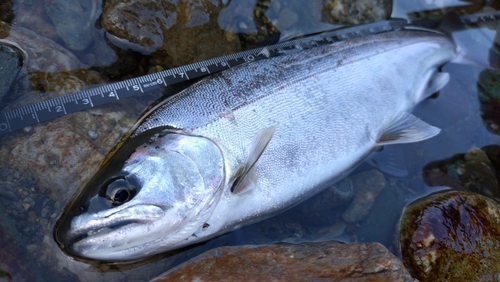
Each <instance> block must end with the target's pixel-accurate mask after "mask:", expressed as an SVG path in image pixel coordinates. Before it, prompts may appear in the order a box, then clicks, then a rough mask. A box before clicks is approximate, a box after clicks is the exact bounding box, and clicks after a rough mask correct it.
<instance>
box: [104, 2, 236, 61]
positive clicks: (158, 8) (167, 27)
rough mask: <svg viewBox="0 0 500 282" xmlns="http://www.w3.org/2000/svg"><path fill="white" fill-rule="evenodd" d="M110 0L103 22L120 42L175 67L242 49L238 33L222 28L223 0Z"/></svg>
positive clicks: (110, 34)
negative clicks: (174, 0) (221, 1)
mask: <svg viewBox="0 0 500 282" xmlns="http://www.w3.org/2000/svg"><path fill="white" fill-rule="evenodd" d="M172 2H173V1H168V0H162V1H147V0H128V1H122V0H120V1H117V0H110V1H106V2H105V6H104V10H103V20H102V25H103V27H104V29H105V30H106V31H107V32H108V33H109V34H108V38H109V39H110V40H111V41H112V42H113V43H114V44H116V45H117V46H119V47H121V48H124V49H127V48H130V49H132V50H134V51H138V52H141V53H143V54H151V55H152V58H153V60H154V61H155V63H157V64H159V65H161V66H163V67H176V66H180V65H185V64H188V63H193V62H197V61H201V60H205V59H210V58H214V57H219V56H222V55H226V54H232V53H236V52H238V51H240V43H239V39H238V36H236V35H235V34H233V33H227V32H225V31H224V30H221V29H220V27H219V24H218V22H217V18H218V15H219V13H220V10H221V8H222V3H220V1H210V0H197V1H187V0H182V1H178V2H176V3H175V4H174V3H172Z"/></svg>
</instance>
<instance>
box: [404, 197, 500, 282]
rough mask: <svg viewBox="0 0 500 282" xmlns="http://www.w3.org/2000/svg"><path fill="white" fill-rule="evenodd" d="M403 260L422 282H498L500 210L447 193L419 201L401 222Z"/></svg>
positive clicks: (483, 199) (485, 202) (483, 201)
mask: <svg viewBox="0 0 500 282" xmlns="http://www.w3.org/2000/svg"><path fill="white" fill-rule="evenodd" d="M400 234H401V235H400V236H401V237H400V241H401V251H402V255H403V261H404V264H405V266H406V267H407V268H408V270H409V271H410V273H411V274H412V276H413V277H415V278H417V279H418V280H419V281H498V279H499V278H500V276H499V274H500V248H499V246H500V206H499V203H497V202H496V201H494V200H491V199H489V198H487V197H484V196H482V195H479V194H476V193H471V192H461V191H452V192H450V191H447V192H441V193H437V194H433V195H430V196H428V197H426V198H423V199H420V200H418V201H416V202H414V203H412V204H411V205H410V206H408V207H407V209H406V210H405V212H404V214H403V217H402V219H401V223H400Z"/></svg>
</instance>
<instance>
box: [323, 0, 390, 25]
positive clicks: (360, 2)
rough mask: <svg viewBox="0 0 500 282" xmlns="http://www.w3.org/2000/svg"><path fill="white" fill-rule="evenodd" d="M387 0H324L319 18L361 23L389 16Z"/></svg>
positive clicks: (354, 23) (340, 22) (333, 21)
mask: <svg viewBox="0 0 500 282" xmlns="http://www.w3.org/2000/svg"><path fill="white" fill-rule="evenodd" d="M391 11H392V1H389V0H357V1H351V0H324V1H323V10H322V17H321V19H322V20H324V21H326V22H330V23H334V24H350V25H356V24H362V23H367V22H375V21H379V20H383V19H387V18H389V17H390V16H391Z"/></svg>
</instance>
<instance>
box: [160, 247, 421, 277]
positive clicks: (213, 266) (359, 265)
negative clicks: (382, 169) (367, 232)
mask: <svg viewBox="0 0 500 282" xmlns="http://www.w3.org/2000/svg"><path fill="white" fill-rule="evenodd" d="M184 280H197V281H271V280H272V281H319V280H321V281H323V280H324V281H338V280H342V281H413V280H412V278H411V276H410V275H409V274H408V272H407V270H406V269H405V268H404V266H403V265H402V263H401V261H399V260H398V259H397V258H396V257H395V256H394V255H392V254H391V253H390V252H389V251H388V250H387V249H386V248H385V247H384V246H382V245H380V244H378V243H352V244H342V243H337V242H319V243H302V244H297V245H294V244H278V245H272V246H236V247H221V248H217V249H213V250H210V251H208V252H206V253H204V254H202V255H200V256H198V257H195V258H193V259H191V260H189V261H187V262H186V263H184V264H181V265H180V266H178V267H176V268H174V269H172V270H170V271H168V272H166V273H165V274H162V275H160V276H158V277H157V278H155V279H153V280H152V281H184Z"/></svg>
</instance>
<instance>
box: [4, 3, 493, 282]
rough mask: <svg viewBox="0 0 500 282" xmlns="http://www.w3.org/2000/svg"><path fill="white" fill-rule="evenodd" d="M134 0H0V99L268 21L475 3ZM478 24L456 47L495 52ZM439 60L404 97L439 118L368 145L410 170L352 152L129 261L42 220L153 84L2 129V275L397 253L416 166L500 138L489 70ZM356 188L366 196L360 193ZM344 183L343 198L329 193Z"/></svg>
mask: <svg viewBox="0 0 500 282" xmlns="http://www.w3.org/2000/svg"><path fill="white" fill-rule="evenodd" d="M83 2H85V3H83ZM132 2H133V4H131V5H128V6H127V7H124V6H123V5H120V4H119V1H118V2H117V1H106V2H105V3H104V4H102V3H101V2H100V1H98V0H93V1H78V0H74V1H40V0H35V1H6V4H0V19H1V20H3V21H4V22H5V23H8V24H5V23H1V29H0V43H1V44H8V45H9V46H15V47H17V48H19V49H20V50H21V52H22V53H23V59H24V61H23V68H22V69H21V70H20V72H19V74H18V76H17V78H16V80H15V81H14V82H13V83H12V85H0V88H3V89H4V88H7V89H11V91H9V92H8V94H6V95H5V96H4V97H3V99H2V101H1V103H0V107H1V109H2V110H9V109H13V108H17V107H20V106H23V105H28V104H31V103H34V102H39V101H42V100H45V99H48V98H53V97H57V96H61V95H63V94H65V93H71V92H74V91H78V90H81V89H85V88H87V87H90V86H93V85H99V84H103V83H107V82H113V81H118V80H123V79H127V78H131V77H137V76H139V75H144V74H147V73H151V72H156V71H159V70H162V69H165V68H169V67H174V66H178V65H182V64H185V63H188V62H193V61H199V60H203V59H208V58H211V57H215V56H220V55H223V54H228V53H233V52H237V51H239V50H241V49H242V48H248V47H249V46H255V45H256V44H259V43H260V42H272V41H276V37H275V36H274V37H273V35H275V34H280V35H281V38H282V39H283V38H285V39H286V38H291V37H295V36H297V35H301V34H308V33H312V32H318V31H322V30H325V29H327V28H330V27H332V25H333V24H352V23H360V22H369V21H373V20H375V19H380V18H385V17H386V16H388V14H387V15H386V14H384V11H387V10H390V7H391V5H392V6H393V11H394V12H393V16H395V17H403V18H407V19H416V18H418V17H427V16H429V17H436V15H438V14H439V13H442V12H443V11H442V10H441V9H442V8H443V7H458V6H461V7H460V8H459V10H460V11H463V12H466V13H473V12H477V11H479V10H480V9H483V6H484V4H483V3H479V2H477V3H476V4H473V5H469V3H468V2H463V1H451V0H450V1H445V0H443V1H396V2H395V3H391V2H390V1H378V2H377V1H376V2H377V3H379V5H378V6H376V8H377V9H371V10H370V9H368V8H367V10H363V8H364V7H366V5H365V4H360V3H364V2H365V1H357V2H359V3H358V4H356V3H357V2H356V3H354V4H348V2H349V3H350V2H351V1H347V2H345V3H344V4H343V5H333V3H334V2H335V1H323V2H321V1H308V4H307V5H306V6H304V4H302V3H303V2H302V1H293V0H289V1H276V0H273V1H208V0H207V1H202V0H199V1H159V2H155V3H149V2H144V1H132ZM188 2H189V3H188ZM337 2H342V3H343V1H337ZM430 2H432V3H430ZM12 3H14V5H11V6H9V4H12ZM174 3H177V4H174ZM335 3H336V2H335ZM67 4H69V6H68V7H66V6H64V5H67ZM363 5H365V6H363ZM492 5H496V4H492ZM341 6H342V7H341ZM101 7H102V8H101ZM464 7H465V8H464ZM493 8H495V9H498V7H495V6H493ZM493 8H491V7H487V8H484V9H485V10H487V9H493ZM101 9H102V11H101ZM368 10H370V11H372V12H371V13H369V12H367V11H368ZM430 10H432V11H430ZM485 10H482V11H485ZM373 11H375V12H373ZM425 11H427V12H425ZM339 18H340V19H341V20H343V21H340V22H339V21H338V19H339ZM335 19H337V20H335ZM65 23H71V24H65ZM478 27H479V28H476V29H468V30H466V31H464V32H461V33H460V36H459V37H460V38H459V40H460V42H466V43H468V45H466V46H465V47H466V49H470V50H474V53H475V54H477V55H478V56H479V58H477V60H478V61H482V62H485V61H489V63H491V64H493V65H498V60H496V58H498V57H496V56H495V54H497V52H496V51H495V50H497V48H496V47H497V46H496V42H495V41H494V39H495V37H496V36H497V35H496V34H497V30H496V28H497V23H496V22H495V23H488V24H481V25H479V26H478ZM221 28H222V29H221ZM266 40H268V41H266ZM221 46H222V47H221ZM443 71H446V72H448V73H450V75H451V81H450V82H449V84H448V85H447V86H446V87H445V88H444V89H443V90H442V91H440V93H439V97H438V98H437V99H430V100H428V101H425V102H424V103H422V104H421V105H419V106H418V107H417V108H416V109H415V115H416V116H418V117H420V118H422V119H423V120H425V121H426V122H428V123H430V124H432V125H434V126H437V127H439V128H441V129H442V132H441V134H440V135H438V136H437V137H435V138H432V139H430V140H426V141H425V142H420V143H416V144H409V145H396V146H390V147H387V148H384V150H383V151H382V152H380V153H377V154H386V155H389V156H390V157H391V160H392V161H393V162H394V163H395V164H396V165H397V166H400V167H404V168H405V169H407V170H408V176H406V177H403V178H401V177H394V176H391V175H387V174H382V173H381V172H379V171H377V170H375V169H374V168H373V167H372V166H370V165H368V164H363V165H361V166H360V167H359V168H358V169H357V170H356V171H354V172H353V176H352V177H349V178H348V179H346V180H344V181H343V182H341V183H338V184H337V185H336V186H335V187H332V188H331V189H329V190H328V191H326V192H324V193H323V194H321V196H318V197H317V198H313V199H311V200H308V201H306V202H304V203H302V204H300V205H298V206H296V207H294V208H292V209H290V210H288V211H286V212H284V213H282V214H280V215H278V216H276V217H274V218H271V219H269V220H266V221H264V222H261V223H257V224H254V225H251V226H247V227H244V228H242V229H239V230H236V231H234V232H232V233H230V234H226V235H224V236H221V237H219V238H216V239H214V240H211V241H209V242H207V243H206V244H201V245H199V246H195V247H192V248H188V249H186V250H180V251H176V252H172V253H169V254H164V255H159V256H155V257H153V258H150V259H148V260H146V261H142V262H139V263H136V264H128V265H114V264H90V265H89V264H86V263H83V262H78V261H74V260H73V259H71V258H70V257H68V256H66V255H65V254H64V253H63V252H61V250H60V249H59V248H58V246H56V244H55V242H54V241H53V239H52V226H53V224H54V223H55V220H56V219H57V216H58V215H59V213H60V212H61V210H62V208H63V207H64V206H65V204H66V203H67V201H68V200H69V198H70V197H71V196H72V195H73V194H74V193H76V192H77V189H78V187H80V185H81V184H82V183H83V182H84V181H85V179H87V178H88V177H89V176H91V175H92V174H94V173H95V171H96V170H97V169H98V163H99V161H100V160H101V159H102V158H103V157H104V155H105V154H106V153H107V152H108V151H109V150H110V149H111V148H112V147H113V146H114V144H116V142H117V141H118V140H119V139H120V137H121V136H122V135H123V134H124V133H125V132H126V131H127V130H128V129H129V128H130V127H131V126H132V125H133V123H134V121H135V120H136V119H137V117H138V116H139V114H140V112H141V111H143V110H144V109H145V108H146V107H148V105H150V104H151V103H152V102H153V101H155V100H156V99H158V98H159V97H161V95H163V93H153V94H149V95H144V96H140V97H138V98H130V99H127V100H125V101H119V102H117V103H115V104H112V105H109V106H105V107H101V108H98V109H91V110H88V111H85V112H80V113H76V114H72V115H69V116H65V117H62V118H59V119H57V120H54V121H49V122H46V123H44V124H41V125H37V126H32V127H28V128H25V129H23V130H22V131H20V132H15V133H13V134H10V135H7V136H4V137H2V138H1V140H0V150H1V153H0V204H1V205H2V207H1V209H0V212H1V217H2V218H4V219H5V221H1V222H0V225H1V226H0V228H1V229H2V237H1V238H0V239H1V240H2V242H1V243H2V246H4V244H6V243H12V244H10V245H9V248H2V249H1V250H0V277H2V276H1V275H3V274H2V273H4V272H5V273H8V275H4V277H7V278H8V277H9V275H10V276H13V277H14V278H15V279H14V281H22V279H25V280H30V281H31V280H32V279H31V278H32V272H33V271H35V272H37V275H39V276H40V277H42V280H49V279H57V280H68V281H77V280H91V279H92V280H96V281H98V280H99V281H100V280H106V281H123V280H147V279H149V278H151V277H154V276H155V275H157V274H159V273H162V272H163V271H165V270H168V269H169V268H171V267H173V266H175V265H177V264H179V263H181V262H183V261H185V260H187V259H188V258H190V257H193V256H195V255H197V254H200V253H202V252H203V251H205V250H207V249H209V248H214V247H217V246H224V245H238V244H269V243H273V242H279V241H287V242H301V241H316V240H330V239H335V240H341V241H346V242H352V241H377V242H381V243H383V244H384V245H386V246H387V247H388V248H389V249H391V250H392V251H393V252H394V253H398V250H397V249H396V248H395V247H394V246H393V241H394V236H395V234H396V233H397V231H396V230H395V228H396V224H397V221H398V219H399V216H400V214H401V211H402V209H403V207H404V206H405V205H406V204H407V203H408V202H409V201H411V200H413V199H416V198H419V197H422V196H423V195H426V194H429V193H431V192H433V191H436V189H437V188H432V187H431V188H429V187H427V186H426V185H425V184H424V182H423V180H422V168H423V167H424V166H425V165H426V164H428V163H429V162H432V161H435V160H441V159H447V158H449V157H451V156H453V155H455V154H461V153H465V152H468V151H469V150H470V149H471V148H474V147H478V148H479V147H483V146H486V145H490V144H499V142H500V140H499V138H500V137H499V136H498V135H496V134H494V133H495V132H498V130H497V128H498V122H499V121H498V120H497V115H496V113H497V112H498V97H496V96H494V95H496V94H495V93H497V92H498V91H495V89H496V88H495V87H498V86H497V85H498V83H497V79H496V78H497V75H496V71H487V70H483V69H482V68H480V67H471V66H462V65H456V64H448V65H446V66H444V67H443ZM377 75H380V76H381V79H390V78H384V77H383V74H377ZM0 92H1V91H0ZM478 95H479V97H480V99H478ZM482 117H483V118H484V119H485V121H483V119H482ZM485 122H486V125H485ZM367 180H372V181H376V183H378V184H377V185H379V186H376V185H370V183H371V184H373V183H375V182H369V184H367V185H365V187H364V188H362V187H361V186H360V185H359V184H356V185H353V183H360V182H362V181H365V182H366V181H367ZM375 186H376V187H375ZM377 187H378V188H377ZM349 189H353V190H352V191H351V192H349V191H350V190H349ZM363 189H364V190H363ZM438 189H442V188H438ZM356 191H357V192H358V193H356ZM360 191H363V192H360ZM349 193H351V194H349ZM368 194H369V195H374V196H373V197H371V198H369V197H366V195H368ZM339 195H340V196H339ZM342 195H343V197H345V198H342V199H343V202H342V201H341V202H335V201H337V200H338V199H339V197H341V196H342ZM336 197H337V198H336ZM321 199H331V202H328V201H326V203H324V202H322V201H321ZM329 203H330V204H329ZM331 203H336V204H335V205H333V204H331ZM360 203H362V204H360ZM367 203H369V204H367ZM5 241H8V242H5ZM37 268H38V269H39V270H36V269H37Z"/></svg>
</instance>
